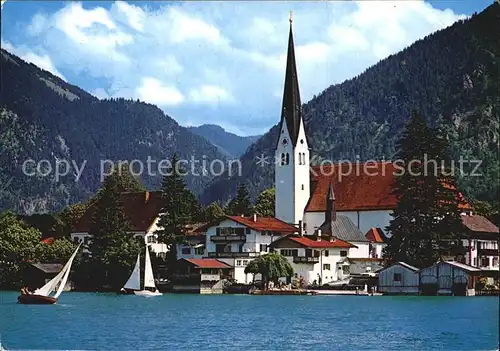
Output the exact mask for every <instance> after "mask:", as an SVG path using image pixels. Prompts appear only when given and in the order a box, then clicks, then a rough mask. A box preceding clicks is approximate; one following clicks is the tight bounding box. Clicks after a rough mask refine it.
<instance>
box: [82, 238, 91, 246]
mask: <svg viewBox="0 0 500 351" xmlns="http://www.w3.org/2000/svg"><path fill="white" fill-rule="evenodd" d="M89 240H90V237H89V236H86V237H84V238H83V245H88V244H89Z"/></svg>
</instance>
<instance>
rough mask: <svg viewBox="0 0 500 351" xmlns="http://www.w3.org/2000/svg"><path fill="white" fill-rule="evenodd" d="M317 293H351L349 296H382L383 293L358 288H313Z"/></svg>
mask: <svg viewBox="0 0 500 351" xmlns="http://www.w3.org/2000/svg"><path fill="white" fill-rule="evenodd" d="M312 291H314V292H315V295H349V296H382V293H373V294H370V293H368V292H367V291H363V290H361V291H359V290H358V291H356V290H312Z"/></svg>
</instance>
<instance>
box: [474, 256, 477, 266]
mask: <svg viewBox="0 0 500 351" xmlns="http://www.w3.org/2000/svg"><path fill="white" fill-rule="evenodd" d="M474 266H475V267H477V257H474Z"/></svg>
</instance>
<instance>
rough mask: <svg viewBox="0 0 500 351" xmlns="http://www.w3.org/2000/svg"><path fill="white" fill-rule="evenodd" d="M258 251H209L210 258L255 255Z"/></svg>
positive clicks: (257, 254)
mask: <svg viewBox="0 0 500 351" xmlns="http://www.w3.org/2000/svg"><path fill="white" fill-rule="evenodd" d="M257 256H259V253H258V252H209V253H208V257H210V258H237V257H257Z"/></svg>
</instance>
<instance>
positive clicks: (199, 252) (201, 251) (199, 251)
mask: <svg viewBox="0 0 500 351" xmlns="http://www.w3.org/2000/svg"><path fill="white" fill-rule="evenodd" d="M194 253H195V254H196V255H203V254H204V253H205V248H204V247H203V246H202V247H197V248H196V249H194Z"/></svg>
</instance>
